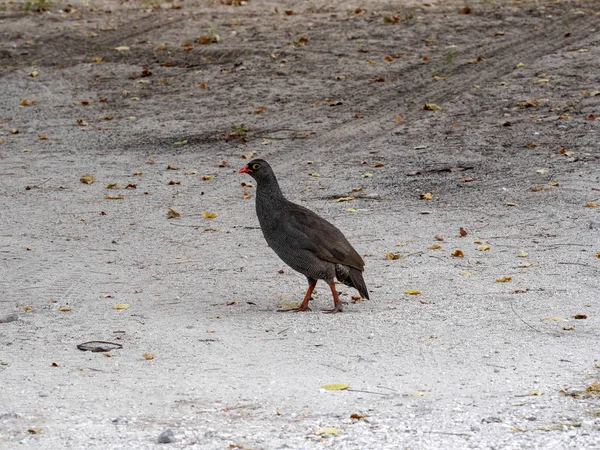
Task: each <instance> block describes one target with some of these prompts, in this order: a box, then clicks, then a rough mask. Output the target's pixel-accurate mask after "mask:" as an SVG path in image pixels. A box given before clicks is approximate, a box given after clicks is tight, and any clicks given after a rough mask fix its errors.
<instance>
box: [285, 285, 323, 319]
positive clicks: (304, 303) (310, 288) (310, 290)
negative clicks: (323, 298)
mask: <svg viewBox="0 0 600 450" xmlns="http://www.w3.org/2000/svg"><path fill="white" fill-rule="evenodd" d="M316 285H317V280H310V281H309V284H308V289H307V291H306V295H305V296H304V300H302V304H301V305H300V306H299V307H298V308H290V309H280V310H279V311H281V312H286V311H293V312H300V311H310V308H309V307H308V301H309V300H310V296H311V295H312V293H313V290H314V289H315V286H316Z"/></svg>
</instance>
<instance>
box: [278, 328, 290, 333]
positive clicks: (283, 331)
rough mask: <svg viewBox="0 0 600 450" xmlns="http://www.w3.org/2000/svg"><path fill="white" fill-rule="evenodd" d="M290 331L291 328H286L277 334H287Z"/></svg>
mask: <svg viewBox="0 0 600 450" xmlns="http://www.w3.org/2000/svg"><path fill="white" fill-rule="evenodd" d="M289 329H290V327H287V328H284V329H283V330H281V331H280V332H279V333H277V334H282V333H285V332H286V331H287V330H289Z"/></svg>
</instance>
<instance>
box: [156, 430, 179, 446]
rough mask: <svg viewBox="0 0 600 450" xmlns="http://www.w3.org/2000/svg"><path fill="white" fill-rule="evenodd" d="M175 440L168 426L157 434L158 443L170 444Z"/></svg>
mask: <svg viewBox="0 0 600 450" xmlns="http://www.w3.org/2000/svg"><path fill="white" fill-rule="evenodd" d="M172 442H175V435H174V434H173V431H172V430H171V429H170V428H167V429H166V430H165V431H163V432H162V433H160V434H159V435H158V443H159V444H170V443H172Z"/></svg>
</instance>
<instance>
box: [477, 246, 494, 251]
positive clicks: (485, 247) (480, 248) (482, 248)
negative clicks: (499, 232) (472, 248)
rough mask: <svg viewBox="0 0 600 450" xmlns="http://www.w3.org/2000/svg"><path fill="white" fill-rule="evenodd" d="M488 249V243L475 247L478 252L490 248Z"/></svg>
mask: <svg viewBox="0 0 600 450" xmlns="http://www.w3.org/2000/svg"><path fill="white" fill-rule="evenodd" d="M490 249H491V247H490V246H489V245H480V246H478V247H477V250H478V251H480V252H485V251H487V250H490Z"/></svg>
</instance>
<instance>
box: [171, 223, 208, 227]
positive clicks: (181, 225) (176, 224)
mask: <svg viewBox="0 0 600 450" xmlns="http://www.w3.org/2000/svg"><path fill="white" fill-rule="evenodd" d="M169 224H171V225H175V226H176V227H187V228H200V227H203V226H204V225H183V224H181V223H173V222H169Z"/></svg>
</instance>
